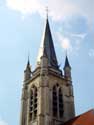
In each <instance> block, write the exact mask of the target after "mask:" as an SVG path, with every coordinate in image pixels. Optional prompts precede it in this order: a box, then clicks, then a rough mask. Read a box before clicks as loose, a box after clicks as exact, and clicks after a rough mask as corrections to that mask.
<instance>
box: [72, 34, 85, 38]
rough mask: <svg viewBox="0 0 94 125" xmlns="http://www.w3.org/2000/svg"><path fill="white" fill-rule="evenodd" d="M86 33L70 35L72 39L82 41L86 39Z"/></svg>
mask: <svg viewBox="0 0 94 125" xmlns="http://www.w3.org/2000/svg"><path fill="white" fill-rule="evenodd" d="M86 35H87V33H79V34H73V33H72V34H71V36H72V37H76V38H80V39H84V38H85V37H86Z"/></svg>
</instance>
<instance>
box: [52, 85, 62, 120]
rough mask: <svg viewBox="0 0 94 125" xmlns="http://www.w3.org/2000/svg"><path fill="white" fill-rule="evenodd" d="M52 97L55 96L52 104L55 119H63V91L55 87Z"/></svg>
mask: <svg viewBox="0 0 94 125" xmlns="http://www.w3.org/2000/svg"><path fill="white" fill-rule="evenodd" d="M52 96H53V102H52V103H53V104H52V108H53V117H56V118H58V117H59V118H62V117H63V95H62V90H61V88H60V87H59V86H58V85H56V86H54V87H53V92H52Z"/></svg>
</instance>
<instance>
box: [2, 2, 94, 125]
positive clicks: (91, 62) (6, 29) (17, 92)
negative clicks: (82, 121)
mask: <svg viewBox="0 0 94 125" xmlns="http://www.w3.org/2000/svg"><path fill="white" fill-rule="evenodd" d="M93 5H94V0H76V1H74V0H51V1H50V0H0V86H1V87H0V125H18V124H19V117H20V98H21V88H22V82H23V72H24V69H25V66H26V63H27V58H28V51H29V52H30V62H31V65H32V70H33V69H34V67H35V63H36V58H37V55H38V49H39V46H40V43H41V38H42V33H43V29H44V24H45V15H46V13H45V7H46V6H48V7H49V22H50V27H51V31H52V35H53V40H54V44H55V50H56V54H57V57H58V62H59V64H61V69H63V66H64V60H65V51H66V48H67V50H68V57H69V61H70V64H71V67H72V79H73V85H74V95H75V110H76V114H77V115H78V114H81V113H83V112H85V111H87V110H89V109H91V108H94V99H93V98H94V96H93V95H94V78H93V77H94V76H93V75H94V13H93V12H94V8H93Z"/></svg>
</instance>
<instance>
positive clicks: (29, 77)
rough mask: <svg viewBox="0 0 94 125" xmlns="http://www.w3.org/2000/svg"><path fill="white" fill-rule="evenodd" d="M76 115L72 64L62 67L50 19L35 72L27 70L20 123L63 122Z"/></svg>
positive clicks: (30, 124)
mask: <svg viewBox="0 0 94 125" xmlns="http://www.w3.org/2000/svg"><path fill="white" fill-rule="evenodd" d="M74 116H75V111H74V95H73V86H72V78H71V66H70V64H69V61H68V57H67V56H66V58H65V65H64V74H63V71H62V70H60V69H59V66H58V61H57V57H56V53H55V49H54V44H53V40H52V35H51V30H50V26H49V21H48V18H47V19H46V25H45V29H44V33H43V38H42V43H41V47H40V50H39V54H38V58H37V64H36V68H35V70H34V71H32V70H31V66H30V62H29V59H28V63H27V66H26V69H25V71H24V84H23V90H22V98H21V117H20V125H60V124H61V123H64V122H66V121H67V120H69V119H71V118H73V117H74Z"/></svg>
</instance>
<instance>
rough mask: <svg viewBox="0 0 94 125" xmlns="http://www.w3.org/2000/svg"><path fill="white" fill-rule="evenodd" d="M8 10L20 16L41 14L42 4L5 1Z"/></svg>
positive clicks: (38, 0)
mask: <svg viewBox="0 0 94 125" xmlns="http://www.w3.org/2000/svg"><path fill="white" fill-rule="evenodd" d="M6 6H7V7H8V8H9V9H12V10H15V11H18V12H20V13H22V14H33V13H36V12H39V13H43V9H44V7H43V3H42V2H41V1H40V0H6Z"/></svg>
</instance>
